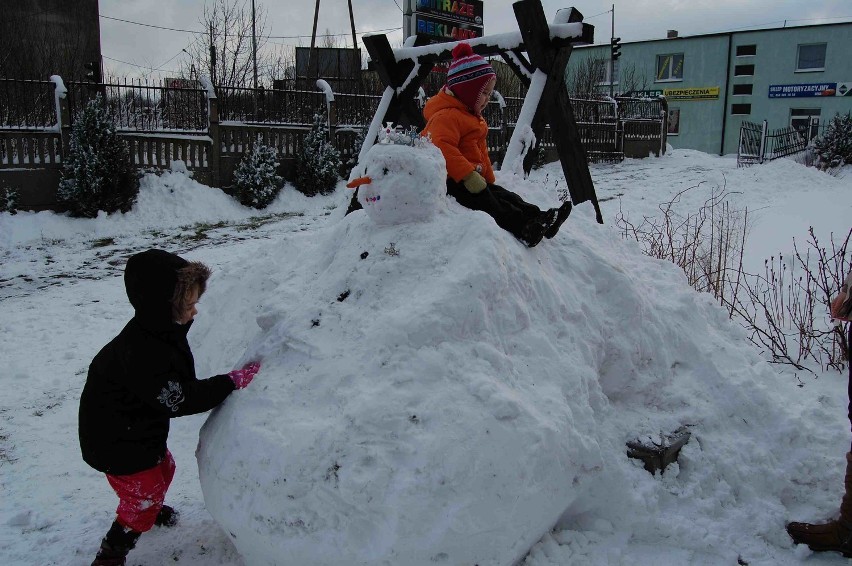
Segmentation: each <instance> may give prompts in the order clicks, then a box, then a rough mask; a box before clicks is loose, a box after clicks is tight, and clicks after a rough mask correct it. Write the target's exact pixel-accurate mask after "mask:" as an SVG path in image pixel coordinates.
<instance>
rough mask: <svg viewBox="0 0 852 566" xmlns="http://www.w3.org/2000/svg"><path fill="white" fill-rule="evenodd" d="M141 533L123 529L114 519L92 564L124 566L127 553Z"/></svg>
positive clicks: (98, 565)
mask: <svg viewBox="0 0 852 566" xmlns="http://www.w3.org/2000/svg"><path fill="white" fill-rule="evenodd" d="M141 534H142V533H137V532H136V531H131V530H128V529H125V528H124V527H123V526H121V524H119V522H118V521H114V522H113V523H112V526H111V527H110V528H109V531H107V534H106V536H105V537H104V540H102V541H101V547H100V548H99V549H98V555H97V556H96V557H95V561H94V562H92V566H124V565H125V562H126V560H127V553H128V552H130V551H131V550H133V547H135V546H136V541H137V540H139V537H140V536H141Z"/></svg>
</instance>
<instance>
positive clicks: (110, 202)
mask: <svg viewBox="0 0 852 566" xmlns="http://www.w3.org/2000/svg"><path fill="white" fill-rule="evenodd" d="M137 194H139V178H138V177H137V175H136V172H135V171H134V169H133V166H132V164H131V162H130V152H129V150H128V148H127V144H126V143H125V142H124V140H122V139H121V138H120V137H119V136H118V134H117V133H116V131H115V125H114V124H113V123H112V120H111V119H110V117H109V115H108V114H107V111H106V107H105V105H104V103H103V99H102V98H101V96H100V95H98V96H97V97H96V98H95V99H94V100H91V101H90V102H89V103H88V104H87V105H86V108H85V109H84V110H83V111H82V112H81V113H79V114H78V115H77V117H76V120H75V121H74V126H73V127H72V129H71V149H70V151H69V152H68V155H67V157H66V159H65V163H64V165H63V171H62V180H61V181H60V182H59V191H58V197H59V201H60V202H61V203H63V204H65V205H66V206H67V207H68V209H69V211H70V212H71V215H72V216H82V217H87V218H94V217H95V216H97V214H98V211H99V210H103V211H105V212H107V213H112V212H116V211H121V212H127V211H128V210H130V208H131V207H132V206H133V203H134V201H135V200H136V195H137Z"/></svg>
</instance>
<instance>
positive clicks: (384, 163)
mask: <svg viewBox="0 0 852 566" xmlns="http://www.w3.org/2000/svg"><path fill="white" fill-rule="evenodd" d="M357 171H358V175H357V176H368V177H370V179H371V180H372V182H371V183H370V184H369V185H361V187H360V188H359V189H358V202H360V203H361V206H363V207H364V210H366V211H367V214H368V215H369V217H370V218H371V219H372V220H373V222H375V223H376V224H380V225H390V224H402V223H404V222H414V221H424V220H429V219H431V218H432V217H433V216H434V215H435V213H436V212H437V211H438V210H441V209H443V208H444V207H445V206H446V198H447V196H446V195H447V168H446V165H445V163H444V157H443V155H441V152H440V150H439V149H438V148H436V147H435V146H434V145H432V144H431V143H429V142H428V141H425V140H424V141H422V142H418V145H417V146H409V145H401V144H390V143H389V144H376V145H374V146H373V147H372V148H370V151H369V152H367V156H366V159H365V160H364V163H362V164H359V165H358V169H357Z"/></svg>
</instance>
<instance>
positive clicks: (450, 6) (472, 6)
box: [414, 0, 483, 31]
mask: <svg viewBox="0 0 852 566" xmlns="http://www.w3.org/2000/svg"><path fill="white" fill-rule="evenodd" d="M482 10H483V1H482V0H470V1H468V2H458V1H456V0H416V1H415V4H414V11H415V12H417V13H418V14H421V15H424V16H432V17H434V18H440V19H442V20H447V21H449V22H453V23H458V24H468V25H471V26H478V27H480V28H481V27H482V25H483V22H482V14H483V12H482ZM480 31H481V30H480Z"/></svg>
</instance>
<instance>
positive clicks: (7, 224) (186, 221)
mask: <svg viewBox="0 0 852 566" xmlns="http://www.w3.org/2000/svg"><path fill="white" fill-rule="evenodd" d="M328 205H329V201H328V200H327V199H322V198H320V199H312V198H309V197H306V196H305V195H303V194H301V193H299V192H298V191H296V190H293V188H292V187H290V186H287V187H285V188H284V189H283V190H282V191H281V192H280V193H279V195H278V197H277V198H276V199H275V201H274V202H273V203H272V204H271V205H270V206H269V207H268V208H266V209H265V210H264V211H263V212H264V213H266V214H274V213H277V212H298V211H316V210H319V209H321V208H322V207H324V206H328ZM257 214H259V213H258V211H257V210H254V209H252V208H249V207H245V206H242V205H240V203H239V202H238V201H237V200H236V199H234V198H233V197H231V196H228V195H227V194H225V193H224V192H222V191H221V190H219V189H216V188H212V187H208V186H206V185H202V184H201V183H199V182H197V181H195V180H194V179H192V177H191V173H190V172H189V171H187V169H186V166H185V165H184V163H183V162H182V161H174V162H172V166H171V170H165V171H162V172H161V173H160V174H153V173H148V174H146V175H144V176H143V177H142V179H141V181H140V187H139V195H138V197H137V199H136V203H135V204H134V205H133V208H132V209H131V210H130V212H127V213H125V214H120V213H117V214H110V215H107V214H106V213H104V212H100V213H99V215H98V217H97V218H95V219H91V220H89V219H83V218H71V217H69V216H67V215H64V214H56V213H53V212H49V211H44V212H19V213H18V214H16V215H14V216H11V215H9V214H4V215H3V217H2V222H0V250H11V249H13V248H14V247H16V246H20V245H22V244H27V243H30V242H43V241H45V240H82V241H85V240H90V239H95V238H106V237H114V236H118V235H124V234H138V233H139V232H142V231H145V230H151V229H157V230H163V229H167V228H177V227H180V226H187V225H191V224H192V223H201V222H211V223H215V222H221V221H229V220H232V221H237V220H245V219H248V218H251V217H252V216H255V215H257Z"/></svg>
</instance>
